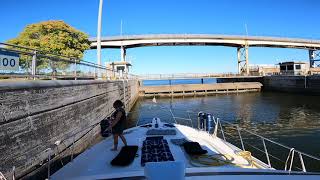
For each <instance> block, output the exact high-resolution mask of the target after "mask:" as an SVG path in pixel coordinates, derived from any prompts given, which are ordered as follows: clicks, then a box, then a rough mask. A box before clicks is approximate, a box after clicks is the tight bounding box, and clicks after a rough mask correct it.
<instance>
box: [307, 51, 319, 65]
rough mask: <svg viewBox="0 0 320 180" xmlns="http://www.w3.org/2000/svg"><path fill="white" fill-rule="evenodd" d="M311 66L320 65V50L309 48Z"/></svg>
mask: <svg viewBox="0 0 320 180" xmlns="http://www.w3.org/2000/svg"><path fill="white" fill-rule="evenodd" d="M309 61H310V67H311V68H312V67H320V50H309Z"/></svg>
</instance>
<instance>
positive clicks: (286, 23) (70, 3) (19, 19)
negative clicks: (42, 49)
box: [0, 0, 320, 74]
mask: <svg viewBox="0 0 320 180" xmlns="http://www.w3.org/2000/svg"><path fill="white" fill-rule="evenodd" d="M98 5H99V0H28V1H21V0H0V12H2V15H1V26H0V41H1V42H3V41H6V40H8V39H10V38H13V37H16V36H17V34H18V33H19V32H20V31H22V29H23V28H24V27H25V26H26V25H27V24H30V23H36V22H40V21H45V20H64V21H65V22H66V23H68V24H70V25H72V26H73V27H75V28H77V29H79V30H82V31H84V32H86V33H87V34H89V36H90V37H92V36H96V27H97V14H98ZM319 7H320V1H318V0H259V1H257V0H240V1H238V0H104V8H103V29H102V34H103V36H110V35H119V34H120V22H121V20H122V21H123V34H124V35H125V34H162V33H170V34H172V33H187V34H188V33H194V34H234V35H244V34H245V25H244V24H247V27H248V34H249V35H259V36H260V35H262V36H281V37H299V38H312V39H320V24H319V19H320V13H319ZM127 55H128V58H129V59H131V60H132V62H133V71H132V72H133V73H137V74H145V73H181V72H199V73H200V72H236V71H237V63H236V49H234V48H228V47H199V46H197V47H193V46H189V47H144V48H143V47H142V48H134V49H130V50H128V52H127ZM119 59H120V50H111V49H106V50H103V61H104V62H106V61H110V60H112V61H114V60H119ZM85 60H89V61H96V52H95V51H93V50H91V51H88V52H86V55H85ZM285 60H304V61H307V60H308V52H307V51H306V50H294V49H274V48H250V50H249V61H250V63H251V64H275V63H277V62H279V61H285Z"/></svg>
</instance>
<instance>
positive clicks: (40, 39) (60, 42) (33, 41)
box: [7, 20, 90, 69]
mask: <svg viewBox="0 0 320 180" xmlns="http://www.w3.org/2000/svg"><path fill="white" fill-rule="evenodd" d="M7 43H9V44H15V45H20V46H26V47H30V48H34V49H39V50H41V52H39V53H40V54H46V53H51V54H57V55H63V56H67V57H74V58H77V59H81V58H82V57H83V52H84V51H85V50H87V49H89V48H90V41H89V40H88V35H87V34H85V33H84V32H81V31H79V30H77V29H75V28H73V27H71V26H70V25H68V24H66V23H65V22H64V21H60V20H51V21H45V22H40V23H36V24H30V25H27V26H26V27H25V28H24V30H23V31H22V32H21V33H20V34H19V36H18V37H16V38H14V39H10V40H9V41H7ZM30 60H31V59H30V56H29V57H27V56H21V57H20V61H21V64H20V65H21V66H23V67H26V66H28V65H27V64H30ZM52 66H54V67H52ZM49 67H50V68H51V69H56V68H58V69H66V68H67V67H68V63H66V62H55V63H53V61H49V60H48V58H43V57H42V58H39V57H38V58H37V68H39V69H45V68H49Z"/></svg>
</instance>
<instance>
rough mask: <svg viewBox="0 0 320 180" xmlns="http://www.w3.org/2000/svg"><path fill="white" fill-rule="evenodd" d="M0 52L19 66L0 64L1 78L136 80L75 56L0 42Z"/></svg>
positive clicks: (133, 76) (3, 61)
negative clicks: (8, 56) (16, 61)
mask: <svg viewBox="0 0 320 180" xmlns="http://www.w3.org/2000/svg"><path fill="white" fill-rule="evenodd" d="M0 51H1V52H2V53H6V54H10V53H11V54H15V55H16V56H18V57H19V61H18V63H17V64H18V67H16V68H15V69H13V68H8V69H5V68H1V67H0V78H4V79H7V78H26V79H34V80H35V79H52V80H55V79H74V80H77V79H109V80H117V79H137V76H135V75H133V74H129V73H119V72H115V71H114V70H113V69H111V68H108V67H106V66H102V65H98V64H95V63H92V62H89V61H84V60H82V59H79V58H76V57H67V56H63V55H58V54H52V53H47V52H45V51H43V50H39V49H34V48H29V47H24V46H18V45H13V44H8V43H1V42H0ZM0 55H1V53H0ZM5 60H6V61H5ZM0 61H1V62H0V64H1V65H2V66H3V64H4V63H7V64H8V63H9V62H10V61H8V60H7V59H5V58H0ZM12 63H13V64H14V63H15V62H13V61H12Z"/></svg>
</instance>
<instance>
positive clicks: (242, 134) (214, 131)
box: [136, 106, 320, 173]
mask: <svg viewBox="0 0 320 180" xmlns="http://www.w3.org/2000/svg"><path fill="white" fill-rule="evenodd" d="M155 109H157V110H159V111H161V112H160V113H159V114H161V113H164V111H165V112H166V115H165V113H164V114H161V116H163V117H165V118H161V117H159V118H160V119H162V120H164V121H166V120H168V117H169V116H171V122H173V123H177V124H183V125H186V124H185V123H184V122H189V123H190V125H189V126H190V127H194V126H195V125H194V124H195V123H197V126H196V127H197V128H198V129H200V130H205V131H207V132H208V133H210V134H211V135H212V136H216V137H218V138H220V139H222V140H224V141H225V142H227V143H230V144H233V145H235V143H232V142H231V141H235V142H236V141H238V143H239V145H238V148H239V149H240V150H242V151H248V150H252V151H255V153H257V154H258V153H259V160H260V159H262V158H263V159H265V162H263V163H264V164H265V165H266V166H267V167H268V168H274V169H278V170H285V171H287V172H288V173H290V172H291V171H293V169H295V170H297V171H301V172H307V171H308V169H307V167H306V163H307V164H308V162H307V161H306V160H305V159H306V158H308V159H309V160H310V161H316V162H317V163H320V158H319V157H315V156H313V155H310V154H307V153H304V152H302V151H299V150H296V149H294V148H291V147H288V146H286V145H284V144H281V143H279V142H276V141H273V140H271V139H269V138H266V137H263V136H261V135H258V134H256V133H254V132H252V131H250V130H248V129H247V128H243V127H240V126H239V125H238V124H234V123H231V122H228V121H223V120H221V119H219V118H215V117H212V122H206V121H205V122H204V124H202V125H200V124H199V123H200V121H199V112H195V111H186V110H181V109H173V108H167V107H161V106H158V107H156V108H155ZM178 111H180V114H184V116H180V115H176V113H177V112H178ZM152 112H155V110H152ZM181 112H184V113H181ZM142 114H143V113H140V114H139V117H138V118H137V123H136V126H138V125H141V124H140V123H141V121H140V119H146V118H143V117H141V116H142ZM148 119H152V118H150V117H149V118H148ZM145 123H147V122H145ZM189 123H188V124H189ZM206 123H212V128H211V129H210V128H209V129H208V128H207V129H206V128H204V127H205V126H207V125H206ZM246 137H251V138H246ZM237 139H238V140H237ZM246 140H254V141H253V142H254V144H252V142H251V143H249V142H246ZM236 146H237V145H236ZM279 148H280V149H279ZM273 151H275V152H273ZM271 152H273V153H271ZM286 152H289V153H288V155H287V156H285V154H286ZM263 156H264V157H263ZM279 156H281V157H279ZM285 157H286V160H283V159H284V158H285ZM260 161H261V160H260ZM281 164H283V165H284V166H282V165H281ZM298 165H299V166H300V167H299V166H298ZM281 167H282V168H281ZM319 170H320V169H316V171H319ZM312 171H315V170H314V168H312V169H311V170H309V172H312Z"/></svg>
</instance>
